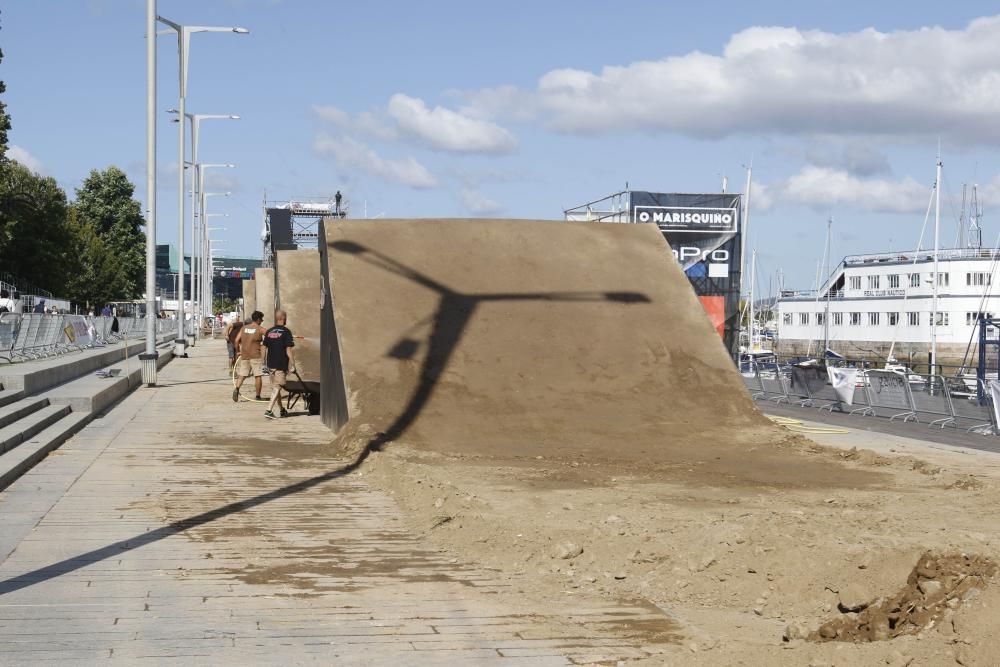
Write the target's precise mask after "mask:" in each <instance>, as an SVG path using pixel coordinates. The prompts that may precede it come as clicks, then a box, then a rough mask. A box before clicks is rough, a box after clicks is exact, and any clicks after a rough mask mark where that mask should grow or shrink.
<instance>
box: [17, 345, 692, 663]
mask: <svg viewBox="0 0 1000 667" xmlns="http://www.w3.org/2000/svg"><path fill="white" fill-rule="evenodd" d="M191 353H192V354H191V358H190V359H181V360H174V361H173V362H172V363H170V364H168V365H167V366H166V367H165V368H164V369H163V370H162V371H161V373H160V386H158V387H156V388H152V389H150V388H140V389H138V390H137V391H136V392H134V393H133V394H131V395H130V396H128V397H127V398H126V399H125V400H124V401H123V402H121V403H120V404H119V405H117V406H116V407H115V408H113V409H112V410H111V411H110V412H109V413H108V414H107V415H105V416H104V417H102V418H99V419H97V420H95V421H94V422H92V423H91V424H90V425H89V426H87V427H86V428H85V429H84V430H83V431H81V432H80V434H78V435H77V436H76V437H75V438H73V439H72V440H71V441H69V442H68V443H66V444H65V445H63V447H62V448H61V449H59V450H57V451H56V452H54V453H53V454H52V455H50V456H49V457H48V459H46V460H45V461H44V462H43V463H41V464H40V465H38V466H37V467H36V468H35V469H34V470H32V471H31V472H30V473H28V474H27V475H26V476H24V477H22V478H21V479H20V480H18V481H17V482H16V483H15V484H13V485H12V486H11V487H10V488H8V489H7V490H6V491H3V492H0V525H2V526H3V530H2V532H0V664H3V665H25V664H37V663H41V662H44V661H58V662H61V663H72V664H90V663H97V662H106V661H107V660H108V659H112V660H116V659H117V660H119V661H121V662H123V663H129V664H131V663H137V662H144V661H148V662H151V663H156V664H173V663H177V664H185V665H191V664H219V663H227V664H276V663H281V664H284V665H293V664H338V665H339V664H344V665H393V666H394V667H398V666H400V665H492V664H500V665H507V664H510V665H567V664H591V663H595V662H601V663H605V664H612V665H613V664H616V662H618V661H620V660H629V659H635V658H642V657H646V656H649V655H650V654H655V653H657V652H658V648H657V644H656V641H654V640H652V639H650V636H647V635H644V634H643V632H638V631H636V632H631V633H630V632H628V631H627V630H628V629H629V628H633V629H636V628H642V629H644V632H646V633H648V632H649V631H650V628H653V629H655V631H656V632H655V634H656V635H657V636H658V637H659V638H660V640H662V637H663V636H664V631H665V630H666V629H669V628H671V627H673V626H672V621H671V619H670V618H669V617H668V616H666V615H665V614H664V613H663V612H661V611H660V610H658V609H656V608H653V607H651V606H648V607H647V606H643V605H640V604H628V603H621V604H610V603H607V602H602V601H601V600H596V599H595V600H590V601H589V602H588V601H581V600H580V599H578V598H573V601H572V602H563V601H560V600H554V601H549V602H538V601H532V600H531V598H530V592H529V594H526V595H524V596H521V595H519V594H518V591H519V583H518V581H517V580H516V579H511V578H507V577H504V576H501V575H499V574H498V573H495V572H491V571H487V570H485V569H483V568H479V567H476V566H474V565H471V564H467V563H462V562H459V561H458V560H457V559H455V558H453V557H451V556H450V554H448V553H442V552H439V551H436V550H433V549H432V548H430V547H428V546H427V545H425V544H422V542H421V540H420V539H419V538H417V537H416V536H414V535H412V534H410V533H408V532H407V530H406V529H405V528H404V527H403V522H402V521H401V520H400V517H398V516H397V514H398V509H397V507H396V505H395V503H394V501H393V500H392V498H391V496H389V495H386V494H385V493H382V492H379V491H375V490H374V489H372V488H371V487H369V486H368V485H367V484H366V483H365V478H364V472H363V469H362V470H352V469H349V468H346V467H345V465H346V464H347V463H349V462H345V461H337V460H331V459H329V458H328V457H326V456H323V455H321V452H322V445H323V444H324V443H326V442H328V441H329V440H330V433H329V431H327V430H325V429H324V428H323V426H322V425H321V424H320V423H319V420H318V418H316V417H308V416H305V415H301V416H293V417H292V418H289V419H286V420H281V421H270V420H266V419H264V418H263V416H262V415H263V407H262V405H260V404H257V403H252V402H241V403H240V404H239V405H236V404H234V403H233V402H232V401H231V399H230V386H231V385H230V381H229V378H228V377H227V374H226V371H225V361H224V354H225V352H224V347H223V346H222V344H221V342H217V341H211V342H203V343H200V344H199V345H198V346H197V347H195V348H194V349H193V350H192V351H191ZM220 360H221V361H220ZM265 384H266V383H265ZM265 393H266V389H265ZM627 636H631V637H632V638H631V639H628V638H625V637H627Z"/></svg>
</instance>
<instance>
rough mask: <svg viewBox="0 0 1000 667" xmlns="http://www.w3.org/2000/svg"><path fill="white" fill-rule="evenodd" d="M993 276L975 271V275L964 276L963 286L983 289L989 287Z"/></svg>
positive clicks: (967, 274)
mask: <svg viewBox="0 0 1000 667" xmlns="http://www.w3.org/2000/svg"><path fill="white" fill-rule="evenodd" d="M992 278H993V276H991V275H990V274H989V273H987V272H985V271H976V272H975V273H966V274H965V284H966V285H968V286H969V287H983V286H986V285H991V284H992V283H993V281H992Z"/></svg>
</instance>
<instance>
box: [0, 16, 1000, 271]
mask: <svg viewBox="0 0 1000 667" xmlns="http://www.w3.org/2000/svg"><path fill="white" fill-rule="evenodd" d="M7 4H8V6H7V7H5V8H4V11H3V14H2V16H0V20H2V32H0V45H2V47H3V50H4V55H5V58H4V61H3V63H2V65H0V78H2V79H3V80H5V81H6V83H7V93H6V98H5V99H6V102H7V104H8V107H9V110H10V113H11V115H12V119H13V131H12V132H11V143H12V144H13V146H15V147H16V148H15V149H13V150H12V155H13V156H14V157H15V158H17V159H20V160H21V161H23V162H25V163H26V164H29V166H31V167H32V168H35V169H37V170H39V171H40V172H41V173H44V174H47V175H51V176H54V177H55V178H56V179H57V180H58V181H59V182H60V184H61V185H62V186H63V187H65V188H67V190H68V191H69V192H70V195H71V196H72V190H73V188H75V187H77V186H78V185H79V184H80V183H81V181H82V180H83V179H84V178H85V177H86V175H87V173H88V172H89V170H90V169H92V168H103V167H106V166H108V165H111V164H115V165H118V166H120V167H122V168H123V169H125V170H126V171H127V173H128V174H129V175H130V177H131V178H132V180H133V182H135V183H136V185H137V186H138V194H139V195H140V196H142V195H143V194H144V187H145V184H144V166H143V161H144V159H145V136H144V132H145V129H144V122H145V116H144V113H145V111H144V109H145V46H144V40H143V30H144V24H143V22H144V14H145V3H144V2H142V1H141V0H46V1H45V2H28V1H27V0H22V1H21V2H14V3H7ZM900 7H901V5H900V4H899V3H873V2H870V1H869V2H864V3H862V2H849V1H846V2H845V1H840V2H825V1H819V2H808V3H790V2H773V1H772V2H755V3H744V2H739V3H736V2H732V3H727V2H717V3H665V2H628V3H614V5H612V3H607V2H603V3H598V2H580V1H578V2H573V3H554V2H551V3H542V2H520V1H516V0H508V1H507V2H503V3H478V2H477V3H471V2H443V1H441V2H435V1H429V2H421V3H414V2H406V3H403V2H375V1H372V2H367V3H358V2H351V3H346V2H306V1H305V0H201V1H194V0H160V2H159V12H160V14H162V15H164V16H166V17H168V18H171V19H172V20H174V21H177V22H180V23H185V24H200V25H240V26H245V27H247V28H249V29H250V31H251V34H250V35H247V36H238V35H232V34H201V35H194V36H193V37H192V56H191V73H190V80H189V94H188V109H189V111H191V112H195V113H227V114H229V113H232V114H239V115H240V116H241V117H242V119H241V120H239V121H206V122H205V123H204V124H203V125H202V140H201V148H200V153H201V154H200V157H201V159H202V160H203V161H206V162H233V163H236V164H237V165H238V167H237V168H236V169H233V170H226V173H224V174H222V173H220V174H219V175H218V176H216V177H215V182H214V183H211V184H210V189H214V190H230V191H232V192H233V196H232V197H231V198H229V199H228V200H222V199H221V198H214V199H213V200H211V207H212V208H211V210H212V211H214V212H225V213H228V214H229V215H230V217H229V218H228V219H227V220H226V222H225V223H219V224H224V226H226V227H227V228H228V231H227V232H225V233H223V234H221V237H222V238H224V239H225V245H224V247H223V250H224V251H225V252H226V253H228V254H247V255H259V253H260V242H259V231H260V228H261V200H262V198H263V197H264V194H265V192H266V194H267V197H268V198H269V199H290V198H295V197H301V196H307V195H327V196H332V194H333V193H334V192H335V191H336V190H338V189H340V190H342V191H343V192H344V194H345V196H346V197H347V198H348V199H349V200H350V203H351V206H352V215H354V216H356V217H360V216H361V215H362V214H363V212H364V210H365V206H366V205H367V211H368V214H369V215H371V216H375V215H378V214H383V213H384V215H386V216H387V217H397V216H398V217H427V216H504V217H533V218H534V217H537V218H558V217H560V216H561V211H562V209H563V208H565V207H568V206H572V205H575V204H580V203H583V202H585V201H588V200H590V199H595V198H597V197H600V196H603V195H605V194H609V193H611V192H613V191H616V190H618V189H620V188H622V187H624V185H625V183H626V182H629V183H630V184H631V186H632V187H633V188H635V189H648V190H655V191H681V192H688V191H694V192H702V191H714V190H717V189H718V188H719V185H720V182H721V179H722V175H727V176H728V177H729V182H730V189H732V190H735V189H742V184H743V181H744V178H745V172H744V170H743V168H742V165H743V164H745V163H747V162H749V160H750V159H751V157H752V158H753V164H754V183H755V200H754V203H753V204H752V207H751V208H752V213H751V219H752V222H751V226H752V231H751V237H752V244H753V245H754V246H756V247H757V248H758V251H759V261H760V265H761V278H760V281H761V286H762V288H763V289H765V290H766V289H767V281H768V276H769V275H773V273H774V272H775V271H777V270H778V269H782V270H783V271H784V274H785V276H786V285H788V286H790V287H809V286H810V285H811V283H812V281H813V279H814V275H815V271H816V264H817V262H818V261H819V259H820V256H821V254H822V250H823V239H824V234H825V222H826V218H827V217H828V216H830V215H832V216H833V217H834V219H835V223H834V230H835V233H834V248H833V254H834V257H835V258H839V257H840V256H842V255H844V254H849V253H861V252H877V251H883V250H886V249H888V248H894V249H902V248H903V247H904V246H905V247H913V246H915V245H916V242H917V237H918V235H919V233H920V227H921V223H922V222H923V217H924V211H925V208H926V206H927V201H928V197H929V196H930V186H931V185H932V183H933V179H934V159H935V153H936V150H937V144H938V140H939V139H940V141H941V146H942V153H943V159H944V163H945V181H944V188H943V189H942V193H943V204H942V215H943V229H944V230H945V231H944V232H943V238H944V239H946V240H947V241H949V242H950V241H952V240H953V239H954V236H955V232H954V230H955V228H956V220H957V215H958V208H959V199H960V193H961V186H962V183H966V182H970V183H971V182H978V183H979V184H980V185H981V196H982V199H983V200H984V209H985V219H984V226H985V229H986V233H985V234H984V237H985V238H986V239H988V244H989V245H992V244H993V242H994V239H995V238H996V234H997V230H1000V225H998V224H997V223H996V218H997V215H996V212H997V210H998V208H1000V207H998V206H997V203H998V202H1000V178H998V174H1000V159H998V155H997V152H996V150H995V148H996V146H997V144H998V143H1000V124H997V123H995V122H994V121H993V119H995V118H997V117H1000V116H998V115H997V114H998V112H1000V86H998V85H997V84H996V82H997V81H998V80H1000V61H997V59H996V58H995V55H994V49H995V44H996V43H997V39H1000V19H989V18H988V17H989V16H990V13H991V12H996V11H997V10H996V6H995V5H990V4H988V3H985V2H981V3H980V2H964V3H961V4H960V5H959V6H956V5H955V4H952V5H951V6H948V7H945V6H944V5H942V4H941V3H939V2H937V3H931V2H908V3H906V4H905V11H902V10H901V8H900ZM569 8H572V9H569ZM158 53H159V77H158V79H159V100H160V101H159V107H160V108H162V109H164V110H165V109H168V108H170V107H172V106H175V105H176V95H177V85H176V82H177V77H176V74H177V61H176V39H174V38H172V37H161V38H160V45H159V52H158ZM160 119H161V121H162V122H161V123H160V129H159V146H158V148H159V163H160V184H159V206H158V216H159V217H158V219H159V230H158V235H157V236H158V238H159V240H160V241H161V242H174V241H175V240H176V227H177V223H176V221H177V212H176V188H177V176H176V161H177V134H176V126H175V125H173V124H171V123H169V122H168V120H169V116H167V115H166V114H162V115H161V117H160ZM994 126H996V127H994Z"/></svg>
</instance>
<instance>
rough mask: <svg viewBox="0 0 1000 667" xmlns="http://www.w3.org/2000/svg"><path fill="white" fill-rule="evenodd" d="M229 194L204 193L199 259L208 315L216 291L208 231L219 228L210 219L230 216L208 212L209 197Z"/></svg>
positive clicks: (202, 290)
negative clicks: (210, 258) (211, 225)
mask: <svg viewBox="0 0 1000 667" xmlns="http://www.w3.org/2000/svg"><path fill="white" fill-rule="evenodd" d="M229 195H230V193H228V192H205V193H203V195H202V220H201V229H202V256H201V258H200V259H199V261H200V262H201V267H202V270H201V277H200V280H201V293H202V295H203V297H204V299H203V303H204V304H205V307H206V308H207V311H206V313H205V316H207V315H208V314H210V311H212V310H213V308H212V306H213V303H212V297H213V291H214V290H213V285H214V280H215V273H214V271H213V270H212V268H213V267H212V266H211V263H210V262H209V257H208V256H209V252H210V250H211V246H210V245H209V240H208V233H209V231H211V230H212V229H218V228H216V227H209V226H208V223H209V222H210V219H211V218H214V217H226V218H228V217H229V214H228V213H209V212H208V198H209V197H228V196H229Z"/></svg>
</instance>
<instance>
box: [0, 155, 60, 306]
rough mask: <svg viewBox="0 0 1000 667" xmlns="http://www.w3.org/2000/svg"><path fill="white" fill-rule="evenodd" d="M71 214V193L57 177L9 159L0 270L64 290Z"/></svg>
mask: <svg viewBox="0 0 1000 667" xmlns="http://www.w3.org/2000/svg"><path fill="white" fill-rule="evenodd" d="M66 210H67V203H66V193H65V192H63V191H62V189H61V188H60V187H59V185H58V184H57V183H56V181H55V179H54V178H50V177H49V178H46V177H42V176H39V175H37V174H33V173H31V170H29V169H28V168H27V167H25V166H24V165H22V164H19V163H18V162H15V161H13V160H5V164H4V165H3V172H2V174H0V267H3V270H4V271H7V272H9V273H12V274H14V275H15V276H18V277H20V278H24V279H25V280H29V281H31V282H32V283H34V284H36V285H38V286H39V287H42V288H43V289H47V290H50V291H52V292H53V293H58V292H60V291H61V290H62V288H63V285H64V283H65V280H66V277H67V272H68V268H67V267H66V265H65V257H66V255H67V250H68V244H69V234H68V233H67V229H66Z"/></svg>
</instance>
